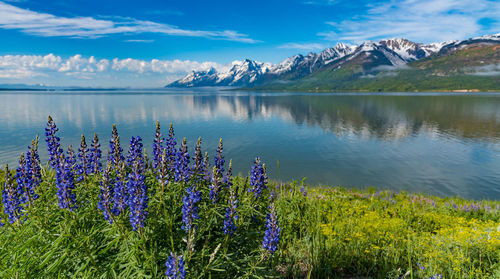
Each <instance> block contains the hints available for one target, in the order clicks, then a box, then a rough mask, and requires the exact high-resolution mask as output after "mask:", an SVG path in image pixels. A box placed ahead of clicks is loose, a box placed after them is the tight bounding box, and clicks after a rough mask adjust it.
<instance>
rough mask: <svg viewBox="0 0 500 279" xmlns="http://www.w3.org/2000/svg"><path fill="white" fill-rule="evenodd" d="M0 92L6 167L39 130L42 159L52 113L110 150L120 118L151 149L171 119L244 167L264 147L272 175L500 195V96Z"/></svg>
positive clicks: (72, 131)
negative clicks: (158, 125) (221, 148)
mask: <svg viewBox="0 0 500 279" xmlns="http://www.w3.org/2000/svg"><path fill="white" fill-rule="evenodd" d="M0 100H1V101H0V163H1V164H2V165H3V164H5V163H9V164H10V165H12V166H11V167H13V166H14V165H17V160H18V156H19V155H20V153H21V152H25V150H26V147H27V145H28V144H29V143H30V142H31V139H32V138H34V137H35V135H36V134H40V136H41V137H42V138H41V142H40V146H41V148H40V150H41V152H40V155H41V158H42V160H45V161H46V159H47V151H46V145H45V142H44V138H43V136H44V127H45V124H46V121H47V116H48V115H51V116H52V117H53V118H54V120H55V122H56V123H57V126H58V127H59V129H60V132H59V135H60V136H61V138H62V145H63V146H64V147H67V146H68V145H69V144H72V145H73V146H77V145H79V141H80V135H81V134H82V133H83V134H85V136H86V137H87V140H88V141H90V139H91V138H92V135H93V133H94V132H97V133H98V135H99V136H100V140H101V144H102V146H103V147H106V148H107V141H109V137H110V133H111V127H112V124H113V123H116V124H117V128H118V132H119V133H120V138H121V141H122V145H125V144H127V143H128V140H129V139H130V137H132V136H136V135H140V136H141V137H142V138H143V139H144V143H145V146H146V148H147V150H148V151H151V144H152V141H153V136H154V132H155V123H156V121H157V120H159V121H160V123H161V125H162V131H163V134H164V135H166V134H167V132H168V125H169V123H171V122H172V123H173V124H174V129H175V134H176V137H177V142H180V141H181V140H182V138H183V137H186V138H187V139H188V144H189V148H190V152H191V151H193V150H194V145H195V143H196V140H197V138H198V137H202V141H203V148H204V151H208V152H209V154H210V156H212V157H213V154H214V153H215V148H216V146H217V143H218V140H219V138H220V137H222V138H223V141H224V153H225V156H226V159H227V161H229V159H230V158H232V159H233V165H234V173H236V174H240V175H247V174H248V172H249V170H250V167H251V164H252V160H253V159H254V158H255V157H256V156H259V157H261V159H262V160H263V161H264V162H265V163H267V165H268V173H269V176H270V178H272V179H275V180H283V181H290V180H298V181H301V180H302V178H303V177H305V178H306V180H305V182H306V183H307V184H311V185H333V186H336V185H341V186H345V187H352V188H366V187H374V188H376V189H389V190H395V191H401V190H404V191H411V192H421V193H428V194H436V195H440V196H461V197H464V198H474V199H500V94H494V93H488V94H487V93H480V94H478V93H474V94H457V93H454V94H447V93H415V94H406V93H401V94H399V93H398V94H396V93H394V94H359V93H356V94H339V93H335V94H311V93H304V94H299V93H253V92H229V91H217V90H216V89H200V90H168V91H123V92H119V91H116V92H115V91H112V92H104V91H99V92H97V91H96V92H91V91H88V92H87V91H86V92H3V93H0ZM124 149H125V150H127V149H128V148H127V146H124ZM103 154H106V151H105V150H104V151H103ZM278 162H279V163H278ZM212 163H213V162H212ZM278 165H279V167H278Z"/></svg>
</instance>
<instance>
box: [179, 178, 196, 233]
mask: <svg viewBox="0 0 500 279" xmlns="http://www.w3.org/2000/svg"><path fill="white" fill-rule="evenodd" d="M200 200H201V193H200V191H197V190H196V188H195V186H194V185H193V186H191V187H188V188H187V189H186V195H185V196H184V198H183V199H182V202H183V205H182V221H183V222H184V224H183V225H182V229H183V230H185V231H186V232H188V231H189V230H190V229H191V228H193V221H194V220H197V219H199V218H200V217H199V216H198V206H197V205H196V204H197V203H198V202H199V201H200Z"/></svg>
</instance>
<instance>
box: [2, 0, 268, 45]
mask: <svg viewBox="0 0 500 279" xmlns="http://www.w3.org/2000/svg"><path fill="white" fill-rule="evenodd" d="M0 28H3V29H15V30H21V31H22V32H24V33H27V34H31V35H35V36H42V37H56V36H57V37H73V38H87V39H89V38H100V37H105V36H109V35H113V34H140V33H157V34H164V35H172V36H185V37H203V38H208V39H217V40H228V41H237V42H242V43H256V42H258V41H257V40H254V39H252V38H249V37H248V35H246V34H241V33H239V32H237V31H233V30H222V31H205V30H187V29H182V28H179V27H177V26H174V25H169V24H163V23H157V22H153V21H147V20H138V19H134V18H128V17H107V18H93V17H62V16H56V15H52V14H48V13H40V12H36V11H31V10H27V9H22V8H19V7H16V6H13V5H10V4H8V3H5V2H0Z"/></svg>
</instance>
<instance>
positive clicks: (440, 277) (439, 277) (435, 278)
mask: <svg viewBox="0 0 500 279" xmlns="http://www.w3.org/2000/svg"><path fill="white" fill-rule="evenodd" d="M429 279H443V275H441V274H434V275H432V276H431V277H429Z"/></svg>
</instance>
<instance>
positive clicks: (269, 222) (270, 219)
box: [262, 204, 281, 255]
mask: <svg viewBox="0 0 500 279" xmlns="http://www.w3.org/2000/svg"><path fill="white" fill-rule="evenodd" d="M270 208H271V212H270V213H269V214H267V216H266V232H265V233H264V240H263V241H262V248H264V250H266V253H270V254H271V255H272V254H274V252H276V250H278V244H279V243H280V231H281V228H280V227H279V226H278V215H277V214H276V209H275V206H274V204H271V205H270Z"/></svg>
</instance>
